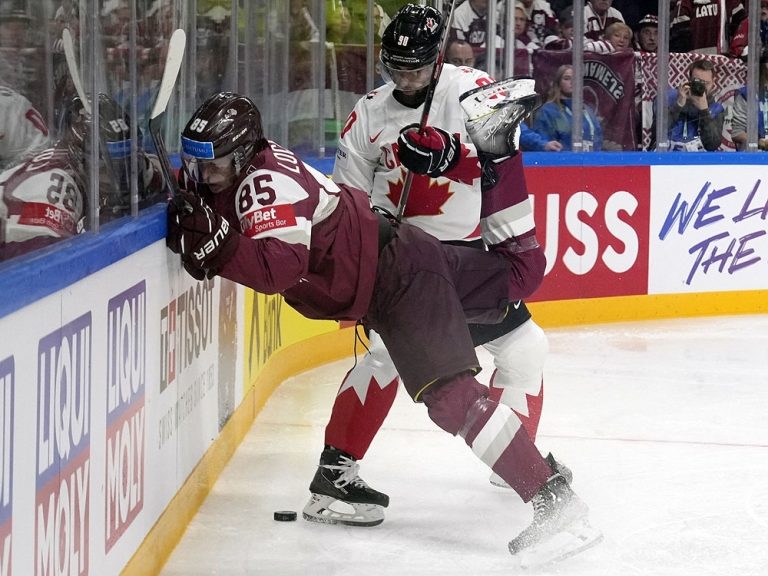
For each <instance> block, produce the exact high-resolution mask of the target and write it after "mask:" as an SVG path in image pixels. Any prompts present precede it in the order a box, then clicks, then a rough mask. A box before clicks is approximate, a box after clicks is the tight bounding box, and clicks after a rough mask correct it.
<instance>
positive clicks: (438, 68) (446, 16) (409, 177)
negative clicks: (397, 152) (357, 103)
mask: <svg viewBox="0 0 768 576" xmlns="http://www.w3.org/2000/svg"><path fill="white" fill-rule="evenodd" d="M445 3H446V4H447V5H448V6H447V11H446V6H445V5H443V22H444V25H443V31H442V32H441V33H440V50H439V51H438V53H437V59H436V60H435V65H434V66H433V67H432V78H431V79H430V81H429V86H428V87H427V95H426V97H425V98H424V110H423V111H422V112H421V121H420V122H419V134H421V133H423V132H424V128H426V126H427V119H428V118H429V109H430V108H432V99H433V98H434V97H435V89H436V88H437V82H438V80H440V73H441V72H442V71H443V59H444V58H445V50H446V48H447V46H448V32H449V30H450V27H451V21H452V20H453V9H454V8H455V7H456V4H457V3H458V2H457V0H445ZM412 183H413V172H411V171H410V170H408V171H407V172H406V174H405V182H404V183H403V191H402V193H401V194H400V201H399V202H398V203H397V215H396V218H397V221H398V222H400V221H401V220H402V219H403V213H404V212H405V205H406V203H407V202H408V195H409V194H410V191H411V184H412Z"/></svg>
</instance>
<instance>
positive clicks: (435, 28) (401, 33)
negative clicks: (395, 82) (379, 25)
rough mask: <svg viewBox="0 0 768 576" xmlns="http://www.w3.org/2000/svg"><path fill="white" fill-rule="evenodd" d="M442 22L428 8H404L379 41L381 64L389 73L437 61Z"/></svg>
mask: <svg viewBox="0 0 768 576" xmlns="http://www.w3.org/2000/svg"><path fill="white" fill-rule="evenodd" d="M442 30H443V18H442V16H441V15H440V12H438V11H437V10H435V9H434V8H432V7H430V6H421V5H420V4H406V5H405V6H403V7H402V8H401V9H400V11H399V12H398V13H397V14H395V16H394V18H392V21H391V22H390V23H389V24H388V25H387V27H386V28H385V29H384V34H383V36H382V38H381V54H380V59H381V63H382V64H383V65H384V66H385V67H386V68H389V69H390V70H415V69H418V68H422V67H424V66H428V65H430V64H432V63H434V61H435V60H437V54H438V52H439V48H440V36H441V33H442Z"/></svg>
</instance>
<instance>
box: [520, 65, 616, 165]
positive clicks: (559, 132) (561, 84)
mask: <svg viewBox="0 0 768 576" xmlns="http://www.w3.org/2000/svg"><path fill="white" fill-rule="evenodd" d="M572 92H573V67H572V66H571V65H570V64H563V65H562V66H560V68H558V69H557V73H556V74H555V79H554V81H553V83H552V89H551V91H550V96H549V99H548V100H547V102H546V104H544V105H543V106H542V107H541V109H540V110H539V111H538V113H537V114H536V119H535V120H534V122H533V130H535V131H536V132H538V133H539V135H541V136H542V137H543V138H545V139H547V141H549V140H557V141H558V142H559V143H560V144H561V145H562V149H563V150H571V148H572V142H573V141H572V139H571V132H572V127H573V110H572V108H571V105H572V100H571V96H572ZM583 118H584V131H583V138H582V143H583V150H584V151H585V152H586V151H590V150H602V148H603V128H602V126H601V125H600V121H599V120H598V118H597V115H596V114H595V112H594V110H593V109H592V108H591V107H590V106H588V105H587V104H584V108H583Z"/></svg>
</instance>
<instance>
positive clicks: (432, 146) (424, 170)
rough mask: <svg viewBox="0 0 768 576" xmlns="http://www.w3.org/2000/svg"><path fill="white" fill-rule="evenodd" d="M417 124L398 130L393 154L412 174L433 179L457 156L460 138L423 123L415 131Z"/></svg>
mask: <svg viewBox="0 0 768 576" xmlns="http://www.w3.org/2000/svg"><path fill="white" fill-rule="evenodd" d="M418 128H419V127H418V125H417V124H410V125H408V126H406V127H405V128H403V129H402V130H401V131H400V136H399V137H398V139H397V145H398V150H397V154H398V156H399V157H400V162H402V163H403V165H404V166H405V167H406V168H408V170H411V171H412V172H415V173H416V174H427V175H428V176H431V177H432V178H437V177H438V176H442V175H443V174H445V173H446V172H448V171H449V170H450V169H451V168H453V167H454V166H456V164H458V162H459V160H460V159H461V141H460V140H459V137H458V136H457V135H456V134H453V135H452V134H448V132H446V131H445V130H442V129H440V128H435V127H434V126H427V127H425V128H424V132H422V133H419V129H418Z"/></svg>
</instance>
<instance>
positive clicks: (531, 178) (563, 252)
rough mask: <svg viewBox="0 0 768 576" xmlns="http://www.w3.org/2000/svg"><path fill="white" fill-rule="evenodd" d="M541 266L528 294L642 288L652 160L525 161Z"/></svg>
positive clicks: (579, 294) (559, 295) (548, 296)
mask: <svg viewBox="0 0 768 576" xmlns="http://www.w3.org/2000/svg"><path fill="white" fill-rule="evenodd" d="M526 180H527V182H528V191H529V193H530V194H531V196H532V199H533V204H534V216H535V218H536V229H537V236H538V239H539V242H541V244H542V246H543V247H544V252H545V254H546V257H547V268H546V275H545V277H544V282H543V283H542V285H541V287H540V288H539V290H538V291H537V292H536V293H535V294H534V296H533V297H532V298H529V300H530V301H541V300H566V299H574V298H599V297H608V296H629V295H638V294H646V293H647V290H648V229H649V221H650V167H648V166H632V167H538V168H537V167H530V168H526Z"/></svg>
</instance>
